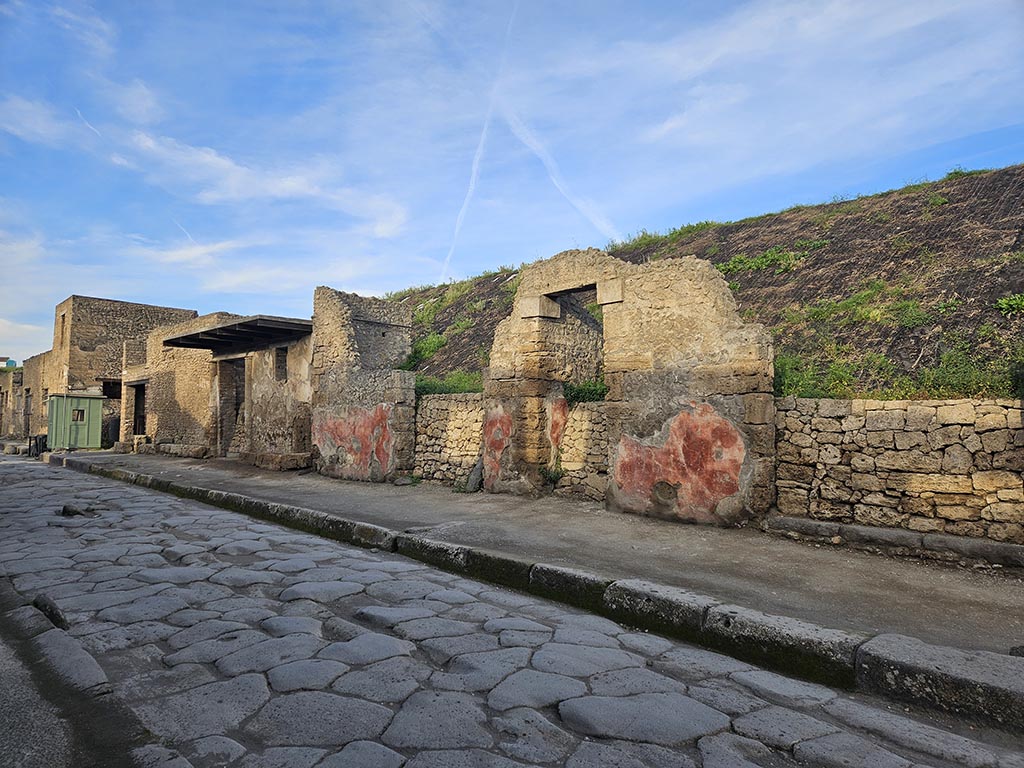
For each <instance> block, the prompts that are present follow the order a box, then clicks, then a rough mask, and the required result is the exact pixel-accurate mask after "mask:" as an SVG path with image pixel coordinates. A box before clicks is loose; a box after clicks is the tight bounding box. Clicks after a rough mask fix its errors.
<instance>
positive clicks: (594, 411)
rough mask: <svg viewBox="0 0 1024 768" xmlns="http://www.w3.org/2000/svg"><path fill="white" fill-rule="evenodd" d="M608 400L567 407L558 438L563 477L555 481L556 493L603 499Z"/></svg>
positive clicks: (606, 460)
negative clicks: (563, 426) (562, 427)
mask: <svg viewBox="0 0 1024 768" xmlns="http://www.w3.org/2000/svg"><path fill="white" fill-rule="evenodd" d="M608 410H609V404H607V403H603V402H597V403H578V404H577V405H576V406H575V407H573V408H571V409H569V408H567V413H566V417H565V428H564V429H563V430H562V435H561V438H560V439H559V440H558V465H557V469H558V470H560V471H561V473H562V477H561V479H560V480H559V481H558V483H557V484H556V485H555V494H556V495H559V496H577V497H585V498H588V499H594V500H595V501H603V500H604V497H605V493H606V492H607V490H608Z"/></svg>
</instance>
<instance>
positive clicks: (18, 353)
mask: <svg viewBox="0 0 1024 768" xmlns="http://www.w3.org/2000/svg"><path fill="white" fill-rule="evenodd" d="M52 341H53V329H51V328H48V327H46V326H42V325H32V324H31V323H17V322H14V321H13V320H8V319H7V318H4V317H0V353H2V354H3V355H4V356H6V357H11V358H13V359H14V360H17V361H18V362H19V363H20V362H21V361H23V360H24V359H25V358H27V357H31V356H32V355H35V354H38V353H39V352H45V351H46V350H47V349H49V348H50V345H51V342H52Z"/></svg>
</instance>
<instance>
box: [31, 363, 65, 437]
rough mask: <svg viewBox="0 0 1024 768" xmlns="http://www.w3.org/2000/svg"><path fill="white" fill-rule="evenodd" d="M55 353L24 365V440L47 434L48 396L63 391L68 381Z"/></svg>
mask: <svg viewBox="0 0 1024 768" xmlns="http://www.w3.org/2000/svg"><path fill="white" fill-rule="evenodd" d="M60 373H61V371H60V365H59V362H58V360H57V358H56V357H55V355H54V354H53V352H51V351H48V352H43V353H41V354H38V355H33V356H32V357H30V358H28V359H27V360H25V361H24V363H22V397H21V402H22V408H21V411H22V421H23V426H22V430H21V432H22V434H21V436H22V437H27V436H31V435H45V434H46V431H47V429H48V428H49V425H48V424H47V413H46V397H47V395H48V394H49V393H50V392H55V393H56V392H62V391H63V390H64V387H63V382H64V379H63V377H62V376H61V375H60Z"/></svg>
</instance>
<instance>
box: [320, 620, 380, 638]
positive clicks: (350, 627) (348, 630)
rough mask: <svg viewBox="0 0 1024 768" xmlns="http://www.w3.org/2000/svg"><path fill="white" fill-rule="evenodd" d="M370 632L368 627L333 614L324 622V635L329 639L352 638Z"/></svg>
mask: <svg viewBox="0 0 1024 768" xmlns="http://www.w3.org/2000/svg"><path fill="white" fill-rule="evenodd" d="M368 632H369V630H368V629H366V627H363V626H360V625H359V624H354V623H353V622H351V621H348V620H347V619H342V618H339V617H337V616H332V617H331V618H329V619H327V621H325V622H324V628H323V636H324V637H326V638H327V639H329V640H352V639H353V638H356V637H359V636H360V635H365V634H367V633H368Z"/></svg>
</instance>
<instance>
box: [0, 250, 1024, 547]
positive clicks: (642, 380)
mask: <svg viewBox="0 0 1024 768" xmlns="http://www.w3.org/2000/svg"><path fill="white" fill-rule="evenodd" d="M411 327H412V308H411V307H409V306H406V305H404V304H402V303H400V302H394V301H386V300H382V299H374V298H365V297H361V296H357V295H354V294H348V293H343V292H340V291H336V290H334V289H332V288H328V287H320V288H317V289H316V291H315V293H314V296H313V312H312V317H311V318H310V319H305V318H282V317H270V316H265V315H255V316H248V317H240V316H237V315H233V314H228V313H214V314H210V315H204V316H202V317H198V316H196V313H195V312H193V311H190V310H180V309H171V308H164V307H149V306H146V305H139V304H129V303H125V302H115V301H107V300H100V299H87V298H84V297H78V296H73V297H71V298H70V299H68V300H67V301H65V302H63V303H61V304H60V305H58V307H57V310H56V313H55V322H54V348H53V350H51V351H49V352H46V353H43V354H42V355H37V356H36V357H34V358H30V359H29V360H27V361H26V362H25V366H24V369H23V370H22V369H2V370H0V433H2V434H3V435H6V436H8V437H17V438H23V437H26V436H29V435H37V434H41V433H43V432H45V430H46V416H45V412H46V411H45V409H46V399H47V396H48V395H49V394H63V393H65V392H74V391H91V392H101V393H102V394H104V395H105V396H106V400H105V405H104V414H105V415H104V434H105V442H104V444H105V445H114V447H115V449H116V450H119V451H126V452H130V451H137V452H142V453H149V452H152V453H166V454H170V455H175V456H187V457H192V458H203V457H224V456H227V457H235V458H237V459H238V460H241V461H244V462H247V463H250V464H254V465H256V466H260V467H265V468H268V469H275V470H287V469H297V468H303V467H310V468H315V469H316V470H317V471H318V472H320V473H321V474H324V475H327V476H330V477H335V478H340V479H347V480H365V481H375V482H381V481H386V480H394V479H396V478H398V477H400V476H415V477H421V478H423V479H427V480H434V481H438V482H442V483H445V484H448V485H451V486H455V487H457V488H459V489H464V490H470V491H472V490H477V489H478V488H481V487H482V489H484V490H486V491H489V492H493V493H514V494H527V495H535V494H543V493H554V494H556V495H561V496H570V497H577V498H587V499H592V500H597V501H603V502H604V503H605V504H606V505H607V506H608V508H610V509H613V510H618V511H622V512H630V513H635V514H639V515H650V516H657V517H661V518H665V519H669V520H676V521H681V522H689V523H700V524H713V525H722V526H730V525H740V524H744V523H748V522H756V523H759V524H764V525H767V526H768V527H771V528H773V529H779V530H784V531H786V532H787V533H789V534H791V535H794V536H796V535H807V536H811V537H817V538H819V539H822V540H835V539H844V537H845V539H848V540H850V541H856V540H857V537H858V536H860V537H862V538H863V537H864V535H865V534H863V533H858V531H862V530H869V531H876V532H878V533H876V534H872V536H875V537H876V539H878V540H883V542H884V541H885V537H886V536H888V537H889V539H891V542H892V545H893V546H899V547H902V548H903V549H902V550H901V551H916V550H921V549H928V547H927V546H926V544H927V542H924V541H923V539H922V538H921V537H922V536H936V535H940V536H943V537H945V538H944V539H943V540H944V541H947V543H948V540H951V538H954V537H960V538H964V539H987V540H989V541H992V542H998V543H999V544H1000V545H1021V544H1024V484H1022V481H1021V474H1020V473H1021V471H1022V469H1024V431H1022V430H1021V408H1020V403H1019V402H1016V401H1005V402H1004V401H998V402H997V401H943V402H904V401H900V402H885V403H883V402H875V401H840V400H794V399H793V398H776V397H775V396H774V395H773V354H772V345H771V339H770V337H769V335H768V333H767V332H766V330H765V329H764V328H763V327H762V326H761V325H758V324H754V323H748V322H745V321H744V320H743V319H742V318H741V317H740V315H739V314H738V312H737V308H736V301H735V299H734V297H733V293H732V291H731V290H730V288H729V286H728V285H727V283H726V281H725V280H724V279H723V277H722V275H721V273H720V272H719V271H718V270H716V269H715V268H714V267H713V266H712V265H711V264H710V263H709V262H707V261H704V260H701V259H697V258H695V257H688V258H681V259H671V260H665V261H656V262H653V263H650V264H646V265H636V264H630V263H627V262H624V261H621V260H619V259H616V258H613V257H611V256H609V255H608V254H607V253H605V252H603V251H599V250H594V249H589V250H583V251H566V252H564V253H560V254H558V255H556V256H554V257H552V258H550V259H547V260H544V261H539V262H536V263H534V264H531V265H529V266H526V267H524V268H523V269H522V271H521V272H520V274H519V284H518V289H517V291H516V293H515V297H514V301H513V303H512V308H511V313H510V315H509V316H508V317H507V318H506V319H505V320H504V321H502V322H501V323H500V324H499V326H498V329H497V332H496V334H495V337H494V343H493V346H492V348H491V351H490V364H489V367H487V368H486V369H485V370H484V375H483V392H482V393H465V394H438V395H425V396H422V397H420V398H417V396H416V392H415V376H414V374H413V373H412V372H410V371H407V370H402V366H403V364H404V363H405V362H406V360H407V359H408V358H409V355H410V352H411V342H410V339H411ZM581 391H585V392H589V394H590V396H587V397H582V396H580V395H579V394H578V393H579V392H581ZM787 521H788V522H787ZM886 531H889V532H890V533H885V532H886ZM901 536H902V537H903V538H900V537H901ZM907 537H909V538H907ZM915 537H916V538H915ZM936 541H937V540H936ZM939 543H941V542H939ZM980 556H982V557H984V556H985V555H984V554H982V555H980Z"/></svg>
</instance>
